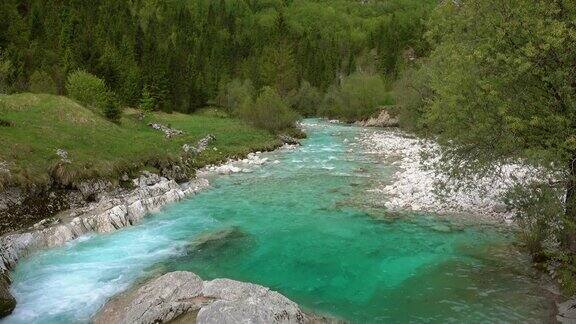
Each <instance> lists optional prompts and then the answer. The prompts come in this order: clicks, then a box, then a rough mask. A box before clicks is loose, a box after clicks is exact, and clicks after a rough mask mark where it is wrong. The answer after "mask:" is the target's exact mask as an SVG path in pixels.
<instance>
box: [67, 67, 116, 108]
mask: <svg viewBox="0 0 576 324" xmlns="http://www.w3.org/2000/svg"><path fill="white" fill-rule="evenodd" d="M66 91H67V92H68V96H69V97H70V98H72V99H75V100H76V101H78V102H79V103H80V104H82V105H84V106H86V107H88V108H91V109H93V110H95V111H96V112H98V113H100V112H101V111H102V110H103V109H104V107H105V106H106V104H107V102H108V101H109V100H108V99H109V98H108V96H109V94H108V90H107V89H106V84H105V83H104V80H102V79H100V78H98V77H96V76H94V75H92V74H90V73H88V72H85V71H82V70H78V71H76V72H73V73H71V74H70V75H69V76H68V80H67V81H66Z"/></svg>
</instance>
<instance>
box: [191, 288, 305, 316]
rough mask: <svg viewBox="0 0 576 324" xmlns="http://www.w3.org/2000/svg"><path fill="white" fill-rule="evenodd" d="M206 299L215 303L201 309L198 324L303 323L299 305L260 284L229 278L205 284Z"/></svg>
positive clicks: (302, 314)
mask: <svg viewBox="0 0 576 324" xmlns="http://www.w3.org/2000/svg"><path fill="white" fill-rule="evenodd" d="M203 294H204V296H205V297H208V298H211V299H214V300H216V301H215V302H213V303H211V304H210V305H208V306H206V307H203V308H202V309H200V312H199V313H198V317H197V322H198V323H206V324H208V323H214V324H216V323H304V322H306V316H305V315H304V313H303V312H302V311H301V310H300V308H299V307H298V305H297V304H296V303H294V302H293V301H291V300H290V299H288V298H286V297H284V296H283V295H281V294H279V293H277V292H275V291H271V290H270V289H268V288H266V287H262V286H259V285H255V284H251V283H245V282H239V281H235V280H230V279H215V280H212V281H209V282H206V283H205V284H204V290H203Z"/></svg>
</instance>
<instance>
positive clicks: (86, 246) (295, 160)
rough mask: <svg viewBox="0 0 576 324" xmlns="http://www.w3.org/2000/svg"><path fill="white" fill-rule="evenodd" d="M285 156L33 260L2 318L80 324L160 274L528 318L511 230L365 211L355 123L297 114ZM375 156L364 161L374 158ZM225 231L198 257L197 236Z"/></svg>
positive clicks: (376, 176) (390, 318) (540, 307)
mask: <svg viewBox="0 0 576 324" xmlns="http://www.w3.org/2000/svg"><path fill="white" fill-rule="evenodd" d="M305 127H306V128H307V130H308V134H309V138H308V139H307V140H305V141H304V143H303V145H302V146H301V147H299V148H296V149H294V150H279V151H276V152H271V153H265V154H264V155H265V156H266V157H268V158H270V160H271V161H275V160H277V161H279V163H278V162H277V163H268V164H265V165H263V166H259V167H254V168H253V169H254V170H253V172H251V173H240V174H235V175H230V176H214V177H213V179H211V181H212V182H213V188H211V189H210V190H207V191H205V192H203V193H200V194H199V195H197V196H195V197H192V198H190V199H187V200H185V201H183V202H180V203H177V204H173V205H171V206H167V207H166V208H165V209H163V210H162V211H161V212H160V213H157V214H155V215H153V216H150V217H148V218H147V219H146V220H145V221H143V222H142V223H140V224H138V225H137V226H134V227H131V228H126V229H123V230H120V231H118V232H115V233H112V234H108V235H92V236H86V237H83V238H81V239H79V240H76V241H74V242H71V243H69V244H68V245H66V246H64V247H61V248H56V249H52V250H47V251H40V252H37V253H34V254H32V255H30V256H29V257H27V258H26V259H24V260H22V261H21V262H20V264H19V265H18V266H17V269H16V270H15V272H14V273H13V285H12V291H13V293H14V295H15V296H16V298H17V300H18V306H17V308H16V310H15V312H14V314H13V315H11V316H10V317H8V318H6V319H4V321H3V322H5V323H85V322H89V321H90V318H91V316H92V315H93V314H94V313H95V312H96V311H97V310H98V309H99V307H101V306H102V305H103V304H104V303H105V301H106V300H107V299H108V298H109V297H111V296H113V295H114V294H116V293H119V292H121V291H123V290H126V289H127V288H129V287H130V285H131V284H134V283H135V282H138V281H142V280H143V279H144V278H148V277H151V276H154V275H158V274H161V273H163V272H166V271H172V270H189V271H193V272H195V273H197V274H199V275H200V276H201V277H203V278H204V279H211V278H217V277H227V278H232V279H237V280H241V281H250V282H254V283H258V284H261V285H265V286H268V287H270V288H272V289H273V290H277V291H279V292H281V293H282V294H284V295H286V296H287V297H289V298H290V299H292V300H294V301H296V302H297V303H299V304H300V305H302V307H303V308H304V309H306V310H307V311H312V312H316V313H320V314H328V315H331V316H335V317H339V318H342V319H346V320H348V321H350V322H353V323H373V322H374V323H376V322H391V323H404V322H417V323H430V322H442V323H444V322H458V323H465V322H466V323H470V322H516V323H520V322H522V323H525V322H542V321H546V319H547V316H548V306H549V302H548V301H547V300H546V299H545V298H544V297H542V295H543V293H542V290H541V288H540V287H539V283H538V282H539V281H538V279H537V278H538V275H537V274H536V273H534V272H533V270H531V267H530V264H529V262H528V260H527V258H526V256H525V255H523V254H522V253H519V252H517V251H515V250H514V248H512V246H513V244H512V242H513V237H514V236H513V233H511V232H510V230H509V229H507V228H503V227H498V226H495V225H489V224H485V223H484V224H483V223H481V222H472V221H470V220H464V219H462V218H460V217H453V218H449V217H438V216H435V215H431V214H418V213H408V212H406V213H398V212H396V213H391V212H387V211H386V210H382V209H375V208H371V207H370V201H371V200H372V199H383V198H382V197H372V196H370V195H369V194H367V190H368V189H369V188H370V187H371V186H373V185H374V181H386V179H389V178H390V177H391V175H392V173H393V171H394V170H393V168H392V167H391V166H390V165H389V164H386V163H384V162H378V161H376V160H375V157H374V156H371V155H369V154H366V153H365V152H363V150H362V147H361V146H360V145H358V144H357V139H356V138H357V136H358V134H359V132H366V131H370V130H365V129H361V128H357V127H350V126H341V125H332V124H328V123H324V122H321V121H318V120H307V121H306V122H305ZM377 162H378V163H377ZM221 229H234V231H235V233H236V235H233V236H232V237H230V238H229V239H228V240H223V241H222V242H219V243H218V244H212V245H210V246H209V247H208V248H205V249H200V250H198V249H190V248H189V247H190V242H191V241H193V240H194V239H195V238H197V237H198V236H199V235H206V233H210V232H211V231H218V230H221Z"/></svg>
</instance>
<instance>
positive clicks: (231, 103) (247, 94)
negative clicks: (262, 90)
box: [216, 79, 254, 112]
mask: <svg viewBox="0 0 576 324" xmlns="http://www.w3.org/2000/svg"><path fill="white" fill-rule="evenodd" d="M253 93H254V88H253V87H252V82H251V81H250V80H244V81H240V80H238V79H234V80H232V81H231V82H229V83H226V84H223V85H221V86H220V89H219V91H218V96H217V97H216V103H217V104H218V105H219V106H221V107H224V108H226V109H227V110H228V111H229V112H232V111H234V110H236V109H238V107H240V106H241V105H242V104H243V103H244V102H245V101H246V100H251V99H252V96H253Z"/></svg>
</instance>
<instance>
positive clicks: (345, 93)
mask: <svg viewBox="0 0 576 324" xmlns="http://www.w3.org/2000/svg"><path fill="white" fill-rule="evenodd" d="M390 104H392V98H391V97H390V95H389V94H388V92H387V91H386V84H385V83H384V81H383V80H382V78H381V77H380V76H377V75H371V74H365V73H355V74H352V75H351V76H349V77H347V78H345V79H344V81H343V82H342V85H341V86H340V87H332V88H331V89H329V91H328V92H327V94H326V96H325V98H324V101H323V104H322V109H321V110H320V114H321V115H324V116H327V117H331V118H338V119H342V120H344V121H348V122H352V121H357V120H362V119H367V118H369V117H370V116H372V115H373V114H374V113H375V112H377V111H379V109H380V107H381V106H384V105H390Z"/></svg>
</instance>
